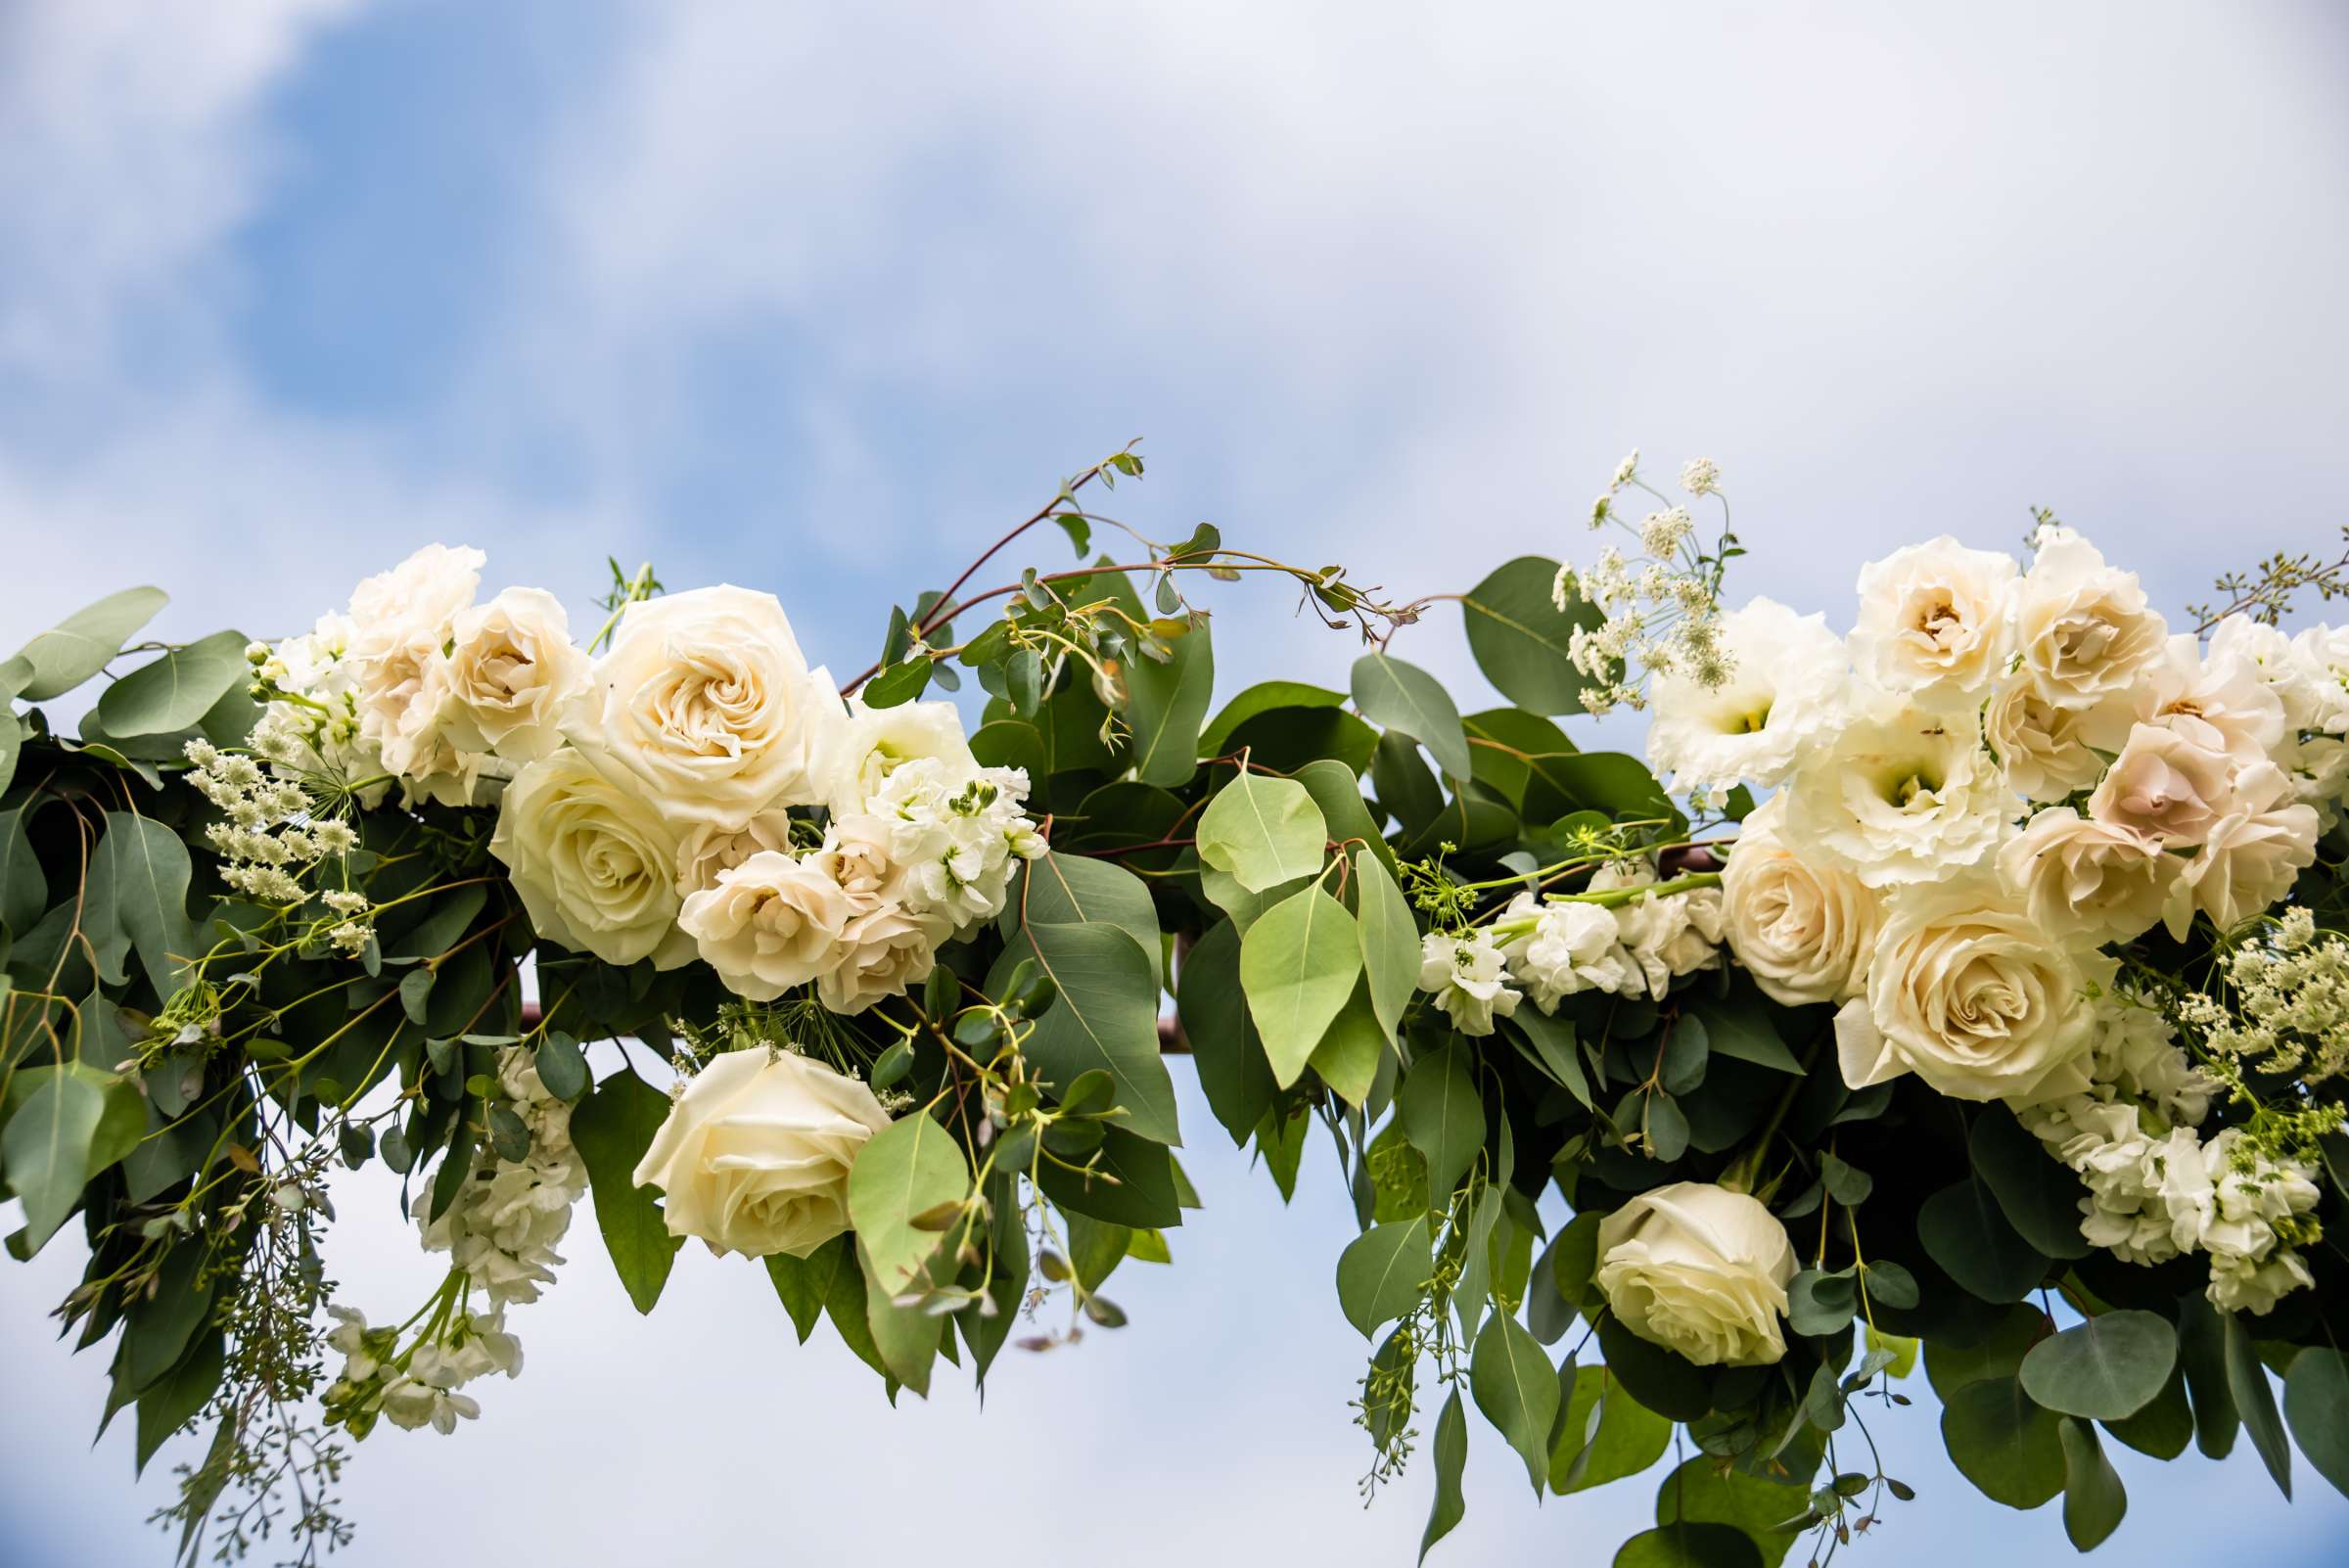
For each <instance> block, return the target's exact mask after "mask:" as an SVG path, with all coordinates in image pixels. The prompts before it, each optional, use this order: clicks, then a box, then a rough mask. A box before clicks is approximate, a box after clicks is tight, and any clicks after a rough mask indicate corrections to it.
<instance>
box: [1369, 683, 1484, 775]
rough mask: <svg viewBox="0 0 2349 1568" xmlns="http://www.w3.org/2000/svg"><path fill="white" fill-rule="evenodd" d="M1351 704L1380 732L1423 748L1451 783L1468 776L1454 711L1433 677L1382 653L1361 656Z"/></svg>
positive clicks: (1468, 764)
mask: <svg viewBox="0 0 2349 1568" xmlns="http://www.w3.org/2000/svg"><path fill="white" fill-rule="evenodd" d="M1354 705H1355V707H1357V708H1359V709H1360V710H1361V712H1362V716H1363V717H1365V718H1367V719H1369V720H1370V721H1371V722H1372V723H1374V724H1377V725H1378V726H1379V727H1380V728H1382V729H1386V730H1390V731H1392V730H1401V731H1403V733H1405V735H1408V736H1410V737H1411V738H1412V739H1413V740H1415V741H1417V742H1418V743H1419V744H1420V745H1422V746H1424V747H1426V748H1427V751H1428V755H1429V756H1431V757H1433V758H1434V759H1435V760H1436V765H1438V766H1439V767H1441V768H1443V769H1444V771H1445V772H1447V773H1450V774H1451V776H1452V777H1453V778H1466V777H1468V776H1469V775H1470V773H1472V772H1473V771H1474V766H1473V764H1472V763H1471V762H1470V761H1469V758H1468V732H1467V731H1466V730H1465V729H1463V728H1461V726H1460V711H1459V709H1458V708H1456V707H1454V706H1453V704H1452V701H1451V694H1450V693H1448V692H1446V691H1445V689H1444V688H1443V687H1442V686H1441V685H1439V684H1438V683H1437V681H1436V677H1435V676H1433V675H1431V674H1429V673H1428V672H1427V671H1426V670H1424V669H1420V668H1419V667H1418V666H1417V665H1411V664H1405V662H1404V661H1402V660H1400V659H1396V658H1393V657H1391V656H1390V655H1387V654H1383V653H1367V654H1364V655H1362V657H1361V658H1359V659H1358V660H1356V661H1355V662H1354Z"/></svg>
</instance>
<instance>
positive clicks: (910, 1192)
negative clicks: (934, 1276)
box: [849, 1111, 971, 1296]
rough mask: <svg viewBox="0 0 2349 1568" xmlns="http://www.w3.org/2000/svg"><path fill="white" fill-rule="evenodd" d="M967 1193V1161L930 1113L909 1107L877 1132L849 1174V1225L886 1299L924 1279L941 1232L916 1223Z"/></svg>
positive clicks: (874, 1282)
mask: <svg viewBox="0 0 2349 1568" xmlns="http://www.w3.org/2000/svg"><path fill="white" fill-rule="evenodd" d="M970 1193H971V1168H970V1162H969V1161H968V1160H967V1159H965V1158H964V1156H963V1152H962V1148H961V1146H960V1145H959V1144H957V1143H956V1142H955V1141H954V1135H953V1134H952V1133H951V1132H948V1131H947V1130H945V1128H944V1127H943V1126H941V1125H940V1124H939V1123H938V1122H937V1121H935V1120H934V1119H932V1118H931V1117H929V1116H927V1115H925V1114H923V1113H921V1112H918V1111H917V1112H913V1113H911V1114H908V1115H906V1116H902V1117H899V1118H898V1120H897V1121H895V1122H892V1123H890V1125H889V1126H888V1127H886V1128H884V1129H882V1130H880V1131H879V1132H876V1133H874V1134H873V1136H872V1137H871V1139H870V1140H868V1141H867V1142H866V1143H865V1145H864V1147H863V1148H862V1149H860V1150H858V1151H857V1155H856V1163H855V1164H854V1165H853V1166H852V1167H851V1169H850V1172H849V1222H850V1223H851V1224H852V1226H853V1227H854V1229H855V1232H856V1244H857V1246H858V1247H859V1248H860V1249H861V1250H862V1252H863V1254H864V1261H865V1279H866V1282H867V1283H868V1284H870V1285H872V1286H874V1287H876V1288H878V1289H879V1290H881V1291H884V1292H886V1293H887V1294H889V1295H891V1296H898V1295H901V1294H903V1293H905V1292H906V1291H908V1290H912V1289H915V1288H917V1287H918V1286H919V1285H921V1284H922V1283H923V1282H925V1281H926V1279H927V1277H928V1276H927V1265H928V1263H929V1261H930V1257H931V1254H933V1253H935V1252H937V1251H938V1249H939V1245H940V1242H941V1239H942V1237H941V1235H940V1233H939V1232H938V1231H935V1230H927V1229H923V1228H921V1227H919V1226H917V1225H915V1224H914V1220H915V1219H916V1218H917V1217H918V1216H920V1215H922V1214H923V1213H924V1212H925V1211H927V1210H930V1209H933V1208H936V1207H938V1206H939V1205H941V1204H951V1203H959V1202H961V1201H962V1200H963V1199H965V1198H967V1197H969V1196H970Z"/></svg>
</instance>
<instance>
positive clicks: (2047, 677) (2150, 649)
mask: <svg viewBox="0 0 2349 1568" xmlns="http://www.w3.org/2000/svg"><path fill="white" fill-rule="evenodd" d="M2014 628H2015V644H2016V649H2017V652H2018V653H2019V654H2020V655H2021V658H2022V666H2023V673H2024V674H2025V676H2026V677H2027V678H2029V680H2030V681H2031V683H2032V684H2033V686H2034V687H2036V688H2037V690H2038V692H2039V695H2040V696H2041V697H2043V698H2044V699H2046V700H2047V701H2048V702H2050V703H2053V704H2055V705H2057V706H2059V707H2065V708H2086V707H2089V706H2090V705H2092V704H2094V703H2095V702H2096V701H2097V700H2098V699H2099V698H2102V697H2104V696H2107V695H2109V694H2111V693H2114V692H2122V691H2127V690H2128V689H2129V688H2130V687H2131V686H2132V685H2133V684H2134V683H2135V682H2136V680H2137V677H2138V674H2139V672H2140V671H2142V669H2144V668H2145V667H2146V666H2147V665H2149V664H2151V663H2152V662H2153V660H2154V659H2156V658H2157V657H2159V656H2160V654H2161V651H2162V639H2163V638H2164V637H2166V636H2167V635H2168V634H2169V627H2168V625H2167V624H2166V623H2164V622H2163V621H2162V619H2161V614H2160V612H2159V611H2156V610H2154V609H2152V608H2151V607H2150V606H2148V605H2147V604H2146V603H2145V590H2144V588H2143V586H2142V584H2141V583H2140V582H2139V581H2138V579H2137V574H2136V573H2134V572H2123V571H2121V570H2120V569H2118V568H2117V567H2110V566H2106V565H2105V564H2104V557H2103V556H2102V555H2100V554H2098V553H2097V550H2096V546H2095V545H2093V544H2091V543H2089V542H2088V541H2087V540H2086V539H2084V538H2082V537H2080V535H2079V534H2077V533H2074V532H2073V531H2072V530H2070V529H2052V530H2049V531H2048V532H2047V534H2046V535H2045V536H2044V538H2043V541H2042V542H2041V544H2040V546H2039V551H2038V554H2037V556H2036V557H2035V558H2034V559H2033V561H2032V563H2031V570H2030V571H2029V572H2028V573H2026V574H2024V576H2023V581H2022V588H2021V591H2020V592H2019V593H2018V594H2017V595H2016V598H2015V612H2014Z"/></svg>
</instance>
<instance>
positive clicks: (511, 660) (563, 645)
mask: <svg viewBox="0 0 2349 1568" xmlns="http://www.w3.org/2000/svg"><path fill="white" fill-rule="evenodd" d="M449 637H450V645H449V649H448V653H447V656H446V657H445V658H444V659H442V660H441V661H439V663H438V665H437V666H435V668H434V671H433V682H434V686H435V691H436V695H437V697H438V700H439V701H440V703H441V704H442V705H443V708H444V712H445V715H446V716H445V717H444V718H443V720H442V722H443V724H444V725H445V727H446V729H447V731H448V734H449V737H450V739H451V740H452V741H453V742H454V744H455V745H456V747H457V748H458V749H459V750H460V751H468V752H495V753H496V754H497V755H498V756H500V757H502V758H505V759H506V760H507V761H514V762H534V761H537V760H538V759H539V758H541V757H544V756H545V755H546V754H547V753H549V752H551V751H553V750H554V749H555V748H556V746H558V745H560V744H561V743H562V739H563V736H562V730H561V725H562V722H563V720H564V718H565V717H566V716H567V715H569V713H570V711H571V708H572V705H573V704H575V703H576V702H578V701H579V700H580V699H581V698H582V697H584V696H585V694H586V691H587V656H586V655H585V654H584V653H582V652H580V651H579V649H578V648H576V646H574V645H573V643H572V640H571V620H570V617H568V616H567V615H565V614H564V611H563V604H562V601H561V600H559V599H557V598H556V597H555V596H554V595H553V594H551V593H548V592H546V591H545V590H544V589H541V588H508V589H507V590H506V591H505V592H503V593H501V594H499V595H498V596H497V597H496V598H494V599H492V600H490V601H489V602H488V603H487V604H484V605H474V606H472V607H470V608H468V609H465V610H461V611H459V612H458V613H457V616H456V619H455V621H454V622H453V623H451V626H450V631H449Z"/></svg>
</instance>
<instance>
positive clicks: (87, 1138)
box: [0, 1062, 147, 1257]
mask: <svg viewBox="0 0 2349 1568" xmlns="http://www.w3.org/2000/svg"><path fill="white" fill-rule="evenodd" d="M8 1088H9V1098H10V1099H11V1100H13V1101H15V1102H16V1106H15V1110H14V1111H13V1112H12V1113H11V1114H10V1116H9V1119H8V1127H7V1129H6V1130H5V1131H0V1164H5V1165H6V1167H7V1170H8V1185H9V1190H10V1191H12V1192H14V1193H15V1194H16V1195H17V1196H18V1197H19V1198H21V1199H23V1204H24V1250H23V1253H21V1254H20V1256H22V1257H30V1256H31V1255H32V1254H33V1253H35V1252H38V1251H39V1250H40V1249H41V1247H42V1246H44V1245H45V1244H46V1243H47V1242H48V1240H49V1238H50V1237H51V1236H52V1235H54V1234H56V1232H57V1227H58V1226H59V1225H61V1224H63V1223H64V1222H65V1221H66V1217H67V1216H69V1215H70V1214H71V1213H72V1212H73V1210H74V1209H75V1207H77V1206H78V1205H79V1204H80V1202H81V1197H82V1189H83V1187H84V1186H85V1185H87V1184H88V1182H89V1181H90V1179H91V1178H92V1177H93V1176H98V1175H100V1174H101V1173H103V1172H105V1171H107V1170H109V1169H111V1168H112V1167H113V1166H115V1164H116V1163H118V1162H119V1161H121V1160H122V1159H123V1157H124V1156H126V1155H128V1154H129V1153H130V1152H131V1150H132V1149H134V1148H136V1147H137V1146H138V1142H139V1139H140V1138H141V1136H143V1135H144V1134H145V1132H146V1130H147V1106H146V1102H145V1101H144V1100H142V1099H141V1098H140V1096H139V1090H138V1085H137V1084H135V1083H134V1082H133V1081H132V1080H130V1079H127V1078H117V1077H115V1075H114V1074H112V1073H107V1072H101V1071H100V1070H99V1069H97V1068H96V1067H93V1066H91V1065H89V1064H88V1063H86V1062H68V1063H66V1064H65V1065H64V1066H62V1067H56V1066H51V1067H34V1068H20V1069H18V1070H17V1072H16V1074H15V1076H14V1077H13V1078H12V1079H11V1080H10V1082H9V1084H8ZM12 1245H13V1243H12Z"/></svg>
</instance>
